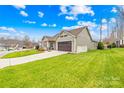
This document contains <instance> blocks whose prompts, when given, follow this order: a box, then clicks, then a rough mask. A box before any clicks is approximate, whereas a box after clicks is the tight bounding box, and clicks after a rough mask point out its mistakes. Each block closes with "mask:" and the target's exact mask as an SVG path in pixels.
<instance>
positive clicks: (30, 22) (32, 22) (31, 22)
mask: <svg viewBox="0 0 124 93" xmlns="http://www.w3.org/2000/svg"><path fill="white" fill-rule="evenodd" d="M24 23H28V24H36V22H35V21H29V20H27V21H24Z"/></svg>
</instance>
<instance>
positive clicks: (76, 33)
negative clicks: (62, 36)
mask: <svg viewBox="0 0 124 93" xmlns="http://www.w3.org/2000/svg"><path fill="white" fill-rule="evenodd" d="M84 28H86V27H80V28H76V29H73V30H70V31H68V32H69V33H71V34H72V35H74V36H77V35H78V34H79V33H80V32H81V31H82V30H83V29H84Z"/></svg>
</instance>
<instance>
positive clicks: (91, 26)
mask: <svg viewBox="0 0 124 93" xmlns="http://www.w3.org/2000/svg"><path fill="white" fill-rule="evenodd" d="M77 24H78V25H79V26H88V27H89V28H94V27H97V24H96V23H95V22H91V21H78V22H77Z"/></svg>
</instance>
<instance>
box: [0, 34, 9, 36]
mask: <svg viewBox="0 0 124 93" xmlns="http://www.w3.org/2000/svg"><path fill="white" fill-rule="evenodd" d="M0 36H10V33H0Z"/></svg>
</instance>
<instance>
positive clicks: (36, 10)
mask: <svg viewBox="0 0 124 93" xmlns="http://www.w3.org/2000/svg"><path fill="white" fill-rule="evenodd" d="M116 14H117V9H116V6H113V5H111V6H110V5H109V6H107V5H104V6H101V5H97V6H96V5H94V6H71V5H68V6H58V5H52V6H50V5H39V6H38V5H27V6H24V5H18V6H10V5H9V6H7V5H1V6H0V36H11V37H14V36H17V37H23V36H24V35H29V36H30V37H31V39H35V40H39V39H41V38H42V36H44V35H50V36H52V35H55V34H56V33H58V32H60V31H61V30H62V29H67V30H70V29H74V28H77V27H80V26H88V27H89V29H90V33H91V34H92V37H93V38H94V39H98V37H99V25H100V22H101V21H100V20H101V19H102V22H103V33H104V34H103V36H104V37H105V36H106V30H107V27H106V23H107V19H109V22H115V21H116V18H115V17H116Z"/></svg>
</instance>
